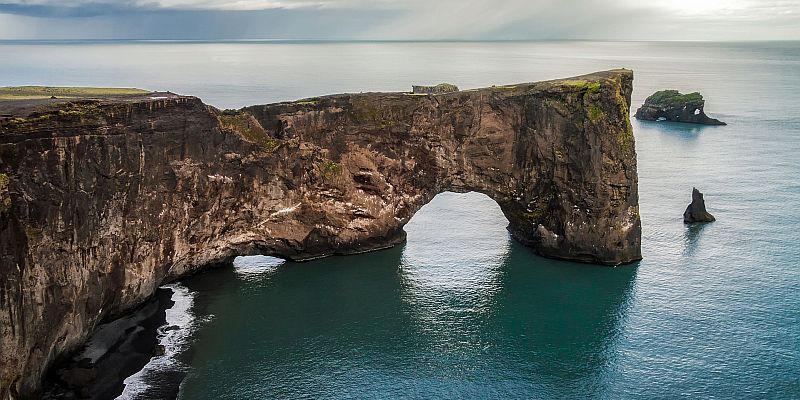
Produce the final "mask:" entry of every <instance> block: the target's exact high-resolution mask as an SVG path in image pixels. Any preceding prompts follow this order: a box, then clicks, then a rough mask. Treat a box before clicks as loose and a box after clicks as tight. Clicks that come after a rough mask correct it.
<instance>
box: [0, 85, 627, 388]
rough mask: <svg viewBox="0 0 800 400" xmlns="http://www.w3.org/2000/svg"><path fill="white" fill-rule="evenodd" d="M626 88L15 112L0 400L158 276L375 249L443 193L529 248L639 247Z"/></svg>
mask: <svg viewBox="0 0 800 400" xmlns="http://www.w3.org/2000/svg"><path fill="white" fill-rule="evenodd" d="M632 80H633V74H632V72H631V71H628V70H615V71H608V72H602V73H596V74H592V75H586V76H582V77H578V78H572V79H567V80H557V81H549V82H539V83H531V84H520V85H516V86H503V87H493V88H486V89H477V90H467V91H461V92H457V93H450V94H444V95H435V96H434V95H429V96H415V95H411V94H403V93H367V94H346V95H334V96H326V97H320V98H314V99H306V100H302V101H297V102H292V103H279V104H272V105H262V106H253V107H247V108H244V109H242V110H238V111H224V112H221V111H218V110H216V109H214V108H213V107H209V106H206V105H205V104H203V103H202V102H201V101H200V100H199V99H197V98H194V97H185V96H176V95H171V94H165V95H158V96H152V95H151V96H149V97H148V96H139V97H129V98H128V97H126V98H119V99H104V100H82V101H76V100H73V101H71V102H66V101H65V100H52V101H49V102H44V103H43V104H41V105H38V106H36V110H35V112H31V110H30V109H27V110H26V109H25V107H17V108H15V109H14V111H13V113H14V117H13V118H6V119H5V120H0V172H2V174H3V175H2V177H3V178H2V180H0V185H2V188H1V189H2V190H0V196H2V199H0V200H2V201H0V398H3V399H5V398H17V397H29V396H33V395H35V393H36V392H37V390H38V388H39V385H40V381H41V377H42V374H43V372H44V371H45V370H46V368H47V367H48V366H49V365H51V364H52V362H53V360H54V359H55V358H57V357H61V356H63V355H66V354H68V353H69V352H70V351H74V350H75V349H76V348H77V347H78V346H80V345H81V343H82V342H83V341H84V340H85V339H86V337H87V335H88V334H89V333H90V332H91V331H92V330H93V329H94V328H95V327H96V326H98V324H99V323H100V322H101V321H103V320H104V319H109V318H111V317H113V316H115V315H119V314H120V313H122V312H124V311H126V310H129V309H131V308H132V307H134V306H136V305H137V304H140V303H142V302H143V301H144V300H146V299H147V298H149V297H150V296H151V295H152V294H153V293H154V292H155V290H156V288H157V287H158V286H159V285H161V284H163V283H165V282H168V281H170V280H174V279H177V278H179V277H182V276H185V275H187V274H191V273H194V272H196V271H198V270H200V269H202V268H204V267H207V266H209V265H213V264H215V263H225V262H230V261H231V260H232V259H233V258H234V257H235V256H237V255H249V254H265V255H273V256H278V257H284V258H288V259H293V260H307V259H312V258H316V257H324V256H328V255H332V254H351V253H359V252H364V251H370V250H375V249H380V248H385V247H389V246H393V245H395V244H397V243H399V242H401V241H403V239H404V235H405V233H404V231H403V226H404V225H405V224H406V223H407V222H408V221H409V219H411V217H412V216H413V215H414V213H415V212H416V211H417V210H419V209H420V207H422V206H423V205H425V204H426V203H427V202H429V201H430V200H431V199H432V198H433V197H434V196H436V194H438V193H441V192H444V191H455V192H465V191H478V192H482V193H485V194H487V195H489V196H490V197H492V198H493V199H494V200H495V201H497V203H498V204H499V205H500V207H501V209H502V210H503V212H504V213H505V215H506V217H507V218H508V220H509V226H508V230H509V231H510V232H511V234H512V235H513V236H514V237H515V238H516V239H517V240H519V241H521V242H522V243H525V244H527V245H529V246H532V247H533V248H534V249H535V250H536V251H537V252H538V253H539V254H541V255H543V256H546V257H553V258H560V259H567V260H575V261H582V262H591V263H601V264H608V265H617V264H621V263H627V262H632V261H635V260H639V259H641V250H640V235H641V223H640V220H639V209H638V191H637V173H636V152H635V147H634V138H633V131H632V128H631V125H630V120H629V107H630V95H631V91H632ZM0 107H2V106H0ZM0 111H4V110H0Z"/></svg>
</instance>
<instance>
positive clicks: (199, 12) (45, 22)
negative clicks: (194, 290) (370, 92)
mask: <svg viewBox="0 0 800 400" xmlns="http://www.w3.org/2000/svg"><path fill="white" fill-rule="evenodd" d="M2 39H6V40H9V39H11V40H19V39H22V40H24V39H46V40H51V39H167V40H170V39H172V40H181V39H185V40H231V39H309V40H549V39H598V40H603V39H609V40H800V0H398V1H392V0H127V1H113V0H0V40H2Z"/></svg>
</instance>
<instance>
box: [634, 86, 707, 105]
mask: <svg viewBox="0 0 800 400" xmlns="http://www.w3.org/2000/svg"><path fill="white" fill-rule="evenodd" d="M703 103H704V102H703V96H702V95H701V94H700V93H699V92H693V93H689V94H682V93H681V92H679V91H677V90H661V91H658V92H655V93H653V94H652V95H650V97H648V98H647V99H646V100H645V101H644V104H645V105H649V106H653V107H659V108H670V107H683V106H684V105H688V106H695V107H701V106H703Z"/></svg>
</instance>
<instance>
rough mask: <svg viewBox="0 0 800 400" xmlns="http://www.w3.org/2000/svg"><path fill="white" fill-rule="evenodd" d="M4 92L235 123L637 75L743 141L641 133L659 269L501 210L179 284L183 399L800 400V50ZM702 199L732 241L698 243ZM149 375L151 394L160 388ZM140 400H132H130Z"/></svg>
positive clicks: (553, 54)
mask: <svg viewBox="0 0 800 400" xmlns="http://www.w3.org/2000/svg"><path fill="white" fill-rule="evenodd" d="M0 53H1V54H4V55H7V57H4V58H3V59H2V61H0V85H12V84H13V85H17V84H31V83H39V84H61V85H65V84H72V85H124V86H138V87H145V88H151V89H165V90H167V89H169V90H172V91H175V92H183V93H190V94H196V95H198V96H201V97H203V98H204V99H205V100H206V101H207V102H209V103H211V104H214V105H218V106H221V107H238V106H243V105H246V104H254V103H264V102H270V101H277V100H286V99H297V98H301V97H305V96H312V95H318V94H321V93H332V92H341V91H362V90H363V91H367V90H407V89H408V88H409V87H410V86H411V85H412V84H415V83H437V82H441V81H447V82H452V83H454V84H457V85H459V86H460V87H462V88H469V87H477V86H484V85H492V84H504V83H514V82H519V81H533V80H540V79H549V78H557V77H564V76H570V75H577V74H582V73H587V72H591V71H594V70H602V69H609V68H616V67H626V68H631V69H633V70H634V71H635V73H636V80H635V92H634V96H633V103H634V106H636V105H639V104H641V103H642V101H643V100H644V98H645V97H646V96H647V95H649V94H651V93H652V92H653V91H655V90H659V89H665V88H675V89H680V90H682V91H693V90H699V91H701V92H702V93H703V94H704V96H705V97H706V99H707V101H708V104H707V106H706V111H707V112H709V114H710V115H711V116H712V117H716V118H719V119H721V120H723V121H726V122H728V124H729V125H728V126H723V127H697V126H692V125H682V124H665V123H649V122H637V121H633V124H634V131H635V135H636V140H637V152H638V157H639V178H640V190H639V191H640V197H641V201H640V204H641V215H642V222H643V231H644V232H643V241H642V242H643V253H644V257H645V258H644V260H643V261H641V262H640V263H638V264H635V265H629V266H622V267H619V268H606V267H596V266H589V265H580V264H572V263H568V262H559V261H551V260H546V259H543V258H540V257H537V256H535V255H534V254H533V253H532V252H531V251H530V250H529V249H527V248H525V247H523V246H520V245H519V244H517V243H516V242H514V241H513V240H511V239H510V238H509V236H508V234H507V233H506V231H505V229H504V227H505V224H506V221H505V219H504V217H503V215H502V213H501V212H500V210H499V209H498V207H497V205H496V204H494V202H493V201H492V200H490V199H488V198H487V197H485V196H483V195H481V194H477V193H471V194H452V193H445V194H442V195H439V196H437V197H436V198H435V199H434V200H433V201H432V202H431V203H430V204H428V205H427V206H426V207H425V208H423V209H422V210H421V211H420V212H419V213H418V214H417V215H416V216H415V217H414V218H413V219H412V221H411V222H410V223H409V225H408V226H407V228H406V230H407V231H408V242H407V243H406V244H405V245H403V246H398V247H396V248H394V249H390V250H386V251H381V252H375V253H370V254H364V255H358V256H350V257H333V258H328V259H323V260H317V261H312V262H308V263H290V262H285V263H284V262H282V261H280V260H274V259H267V258H240V259H237V261H236V265H235V267H234V268H228V269H221V270H215V271H211V272H209V273H207V274H204V275H200V276H197V277H194V278H191V279H188V280H186V281H185V282H184V285H185V286H186V287H187V288H188V291H189V292H191V293H193V294H192V297H191V300H192V303H191V307H189V309H188V311H187V315H188V316H190V317H191V318H192V319H193V321H194V322H193V323H192V324H191V327H186V328H184V329H185V330H186V331H187V332H189V333H190V334H189V335H187V336H188V338H187V340H186V342H185V343H184V344H183V345H182V346H181V347H180V348H181V352H178V353H179V354H178V356H176V360H175V364H174V365H173V368H176V369H180V370H181V371H185V372H186V377H185V379H184V382H183V384H182V388H181V392H182V394H181V397H182V398H184V399H228V398H237V399H239V398H241V399H246V398H331V399H339V398H403V397H411V398H609V399H618V398H686V397H688V398H736V399H741V398H776V399H787V398H800V372H798V371H800V247H798V242H800V230H799V229H798V227H800V162H798V160H800V113H798V105H800V43H797V42H782V43H779V42H775V43H746V44H735V43H641V42H630V43H619V42H618V43H607V42H531V43H304V44H286V43H272V44H270V43H249V44H237V43H226V44H216V43H200V44H174V43H159V44H152V43H135V44H107V43H104V44H71V45H50V44H48V45H28V44H13V45H10V44H0ZM692 186H697V187H698V188H699V189H700V190H701V191H703V192H704V193H705V195H706V202H707V205H708V208H709V211H710V212H711V213H712V214H714V215H715V216H716V217H717V222H714V223H712V224H708V225H705V226H690V227H687V226H685V225H684V224H683V223H682V219H681V217H682V213H683V210H684V208H685V207H686V204H687V203H688V202H689V200H690V194H691V188H692ZM157 372H158V371H157V370H156V373H153V374H151V375H148V376H150V384H151V385H155V386H157V385H159V384H164V382H159V374H158V373H157ZM130 397H132V398H136V395H135V394H134V395H131V396H130Z"/></svg>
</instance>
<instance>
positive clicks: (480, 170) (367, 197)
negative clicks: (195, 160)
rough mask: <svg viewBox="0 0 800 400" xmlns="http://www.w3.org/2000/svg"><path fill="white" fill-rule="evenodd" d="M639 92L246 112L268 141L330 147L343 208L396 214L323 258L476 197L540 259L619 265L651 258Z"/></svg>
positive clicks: (508, 91)
mask: <svg viewBox="0 0 800 400" xmlns="http://www.w3.org/2000/svg"><path fill="white" fill-rule="evenodd" d="M631 90H632V73H631V72H630V71H625V70H620V71H613V72H607V73H598V74H594V75H587V76H584V77H578V78H574V79H568V80H560V81H551V82H542V83H536V84H524V85H517V86H503V87H494V88H491V89H481V90H471V91H464V92H458V93H452V94H447V95H439V96H423V97H420V96H412V95H408V94H383V93H381V94H361V95H337V96H329V97H323V98H316V99H311V100H307V101H301V102H295V103H281V104H276V105H267V106H254V107H248V108H246V109H245V111H246V112H247V113H249V114H252V115H253V116H255V118H256V119H257V120H258V122H259V123H260V125H261V126H263V127H265V128H266V131H265V133H266V134H268V135H270V136H273V137H278V138H281V139H284V140H298V141H300V142H310V143H315V144H318V145H320V146H321V147H322V148H323V149H324V150H323V157H325V158H327V159H329V160H330V161H327V162H329V163H331V164H323V166H322V168H321V171H320V175H321V179H322V180H323V181H324V180H325V179H326V177H327V176H328V172H330V171H328V170H327V168H328V167H326V166H335V168H334V170H333V172H335V173H337V174H339V173H341V176H338V177H337V179H338V180H335V183H336V185H338V188H340V189H342V190H343V194H344V198H347V199H356V200H358V201H362V202H364V203H366V204H368V203H370V201H371V199H373V200H374V201H375V202H379V203H382V204H388V205H390V206H391V207H392V208H391V209H390V211H389V212H384V213H381V212H380V211H379V210H373V211H375V213H373V214H370V216H371V217H374V223H369V224H366V225H364V226H362V227H363V228H365V229H367V231H368V232H364V233H366V234H355V235H354V236H355V237H357V238H358V240H356V241H354V242H351V243H348V244H346V245H345V246H340V245H339V244H341V242H340V241H338V240H340V239H341V238H342V235H331V236H326V237H335V240H334V241H335V242H336V243H335V244H333V245H331V243H325V244H324V245H323V246H322V248H321V249H319V250H317V251H319V252H323V253H324V252H326V251H327V252H328V253H334V252H349V251H350V248H351V247H355V249H356V251H358V250H361V249H363V248H362V247H360V244H363V243H372V245H374V246H377V247H380V246H382V245H389V244H392V243H394V242H395V240H393V239H392V236H402V233H401V228H402V226H403V225H404V224H405V223H406V222H408V220H409V219H410V217H411V216H412V215H413V213H414V212H415V211H416V210H418V209H419V208H420V207H422V206H423V205H424V204H426V203H427V202H428V201H430V199H432V198H433V197H434V196H435V195H436V194H438V193H441V192H444V191H454V192H465V191H476V192H480V193H484V194H487V195H488V196H490V197H491V198H493V199H494V200H495V201H497V202H498V204H499V205H500V207H501V209H502V210H503V212H504V213H505V215H506V217H507V218H508V220H509V227H508V228H509V231H510V232H511V233H512V235H513V236H514V237H515V238H516V239H517V240H519V241H521V242H522V243H524V244H526V245H529V246H532V247H534V248H535V249H536V250H537V251H538V252H539V253H540V254H542V255H544V256H548V257H554V258H563V259H570V260H576V261H584V262H594V263H601V264H612V265H615V264H620V263H625V262H630V261H634V260H638V259H640V258H641V253H640V230H641V228H640V221H639V213H638V192H637V175H636V154H635V149H634V144H633V132H632V128H631V126H630V122H629V104H630V93H631ZM308 103H312V105H313V107H309V104H308ZM387 188H391V189H392V190H390V191H387ZM382 216H385V218H382ZM344 229H345V230H346V229H347V228H344ZM373 232H374V233H375V234H371V233H373ZM315 241H322V242H324V240H322V239H321V238H318V237H315ZM312 247H313V245H312ZM325 249H326V250H325ZM309 250H310V248H308V247H306V248H304V251H307V252H310V253H315V252H317V251H313V250H312V251H309ZM267 251H274V250H267ZM276 252H277V253H282V251H280V250H278V251H276ZM315 255H316V254H312V255H311V256H315Z"/></svg>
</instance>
